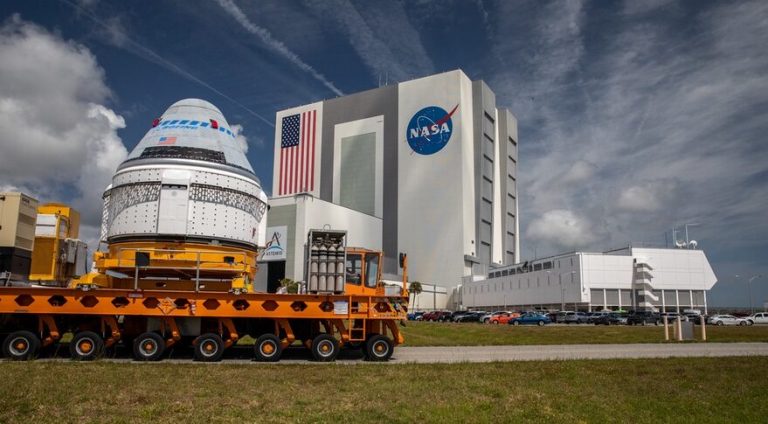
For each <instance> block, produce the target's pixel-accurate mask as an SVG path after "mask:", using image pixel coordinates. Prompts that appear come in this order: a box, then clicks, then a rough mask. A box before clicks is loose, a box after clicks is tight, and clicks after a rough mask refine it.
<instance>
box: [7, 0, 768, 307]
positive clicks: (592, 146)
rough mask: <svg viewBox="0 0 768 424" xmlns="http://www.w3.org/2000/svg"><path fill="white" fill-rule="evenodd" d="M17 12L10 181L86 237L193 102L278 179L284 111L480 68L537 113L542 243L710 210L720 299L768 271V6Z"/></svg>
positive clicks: (599, 244) (499, 89)
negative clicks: (139, 155) (68, 208)
mask: <svg viewBox="0 0 768 424" xmlns="http://www.w3.org/2000/svg"><path fill="white" fill-rule="evenodd" d="M0 19H2V24H1V25H2V26H1V27H0V112H1V113H0V147H2V154H0V188H5V189H8V188H17V189H23V190H25V191H28V192H30V193H33V194H35V195H36V196H38V197H39V198H41V199H43V200H64V201H70V202H73V203H74V204H75V205H76V206H78V207H79V208H80V209H82V210H83V213H84V220H85V224H86V225H85V231H86V233H87V234H86V237H87V238H88V237H90V238H93V237H95V234H96V233H97V228H98V225H99V219H100V205H99V197H100V192H101V190H102V189H103V187H104V186H105V185H106V184H108V182H109V177H110V175H111V173H112V172H113V170H114V167H115V166H116V164H117V163H119V162H120V161H121V160H122V158H124V155H125V154H126V152H127V151H129V150H130V149H131V148H132V147H133V146H134V145H135V144H136V143H137V142H138V141H139V139H140V138H141V136H142V135H143V134H144V132H145V131H146V130H147V128H148V127H149V125H150V124H151V121H152V119H153V118H155V117H156V116H158V115H159V114H161V113H162V112H163V111H164V110H165V109H166V108H167V107H168V106H169V105H170V104H172V103H173V102H175V101H176V100H179V99H181V98H186V97H200V98H204V99H207V100H209V101H211V102H213V103H214V104H216V105H217V106H218V107H219V108H220V109H222V111H223V112H224V114H225V116H226V117H227V119H228V121H229V122H230V123H231V124H236V125H239V126H240V128H242V132H241V134H240V137H241V138H242V139H243V140H247V144H248V148H249V149H248V157H249V159H250V160H251V162H252V164H253V166H254V169H256V170H257V174H258V175H259V177H260V178H261V179H262V181H263V183H264V185H265V187H267V188H269V187H271V176H272V143H273V139H274V128H273V125H274V116H275V112H276V111H278V110H281V109H284V108H287V107H291V106H296V105H300V104H306V103H310V102H313V101H317V100H321V99H327V98H333V97H335V96H338V95H342V94H349V93H354V92H357V91H362V90H366V89H370V88H375V87H377V86H379V84H380V83H386V82H387V81H389V82H390V83H391V82H396V81H404V80H408V79H412V78H416V77H420V76H425V75H429V74H432V73H436V72H442V71H448V70H452V69H456V68H461V69H463V70H464V72H466V73H467V74H468V75H469V76H470V78H472V79H483V80H485V81H486V82H487V83H488V84H489V86H490V87H491V89H492V90H494V91H495V92H496V94H497V103H498V104H499V105H501V106H504V107H507V108H509V109H510V110H511V111H512V112H513V113H514V114H515V115H516V116H517V118H518V120H519V124H520V125H519V135H520V167H519V184H520V185H519V188H520V191H521V193H520V200H521V204H520V205H521V211H520V219H521V225H522V229H521V232H522V244H523V256H524V257H533V256H534V254H537V255H538V256H544V255H550V254H555V253H559V252H563V251H568V250H577V249H587V250H598V251H601V250H607V249H610V248H615V247H619V246H622V245H626V244H627V243H628V242H630V241H634V242H651V243H664V241H665V235H664V233H665V232H669V230H670V229H671V228H672V227H673V226H676V225H682V224H685V223H699V224H700V225H698V226H694V227H691V228H690V229H689V230H690V233H691V236H692V237H691V238H694V239H696V240H697V241H698V242H699V247H701V248H703V249H704V250H705V251H706V252H707V255H708V257H709V258H710V261H711V262H712V264H713V266H714V269H715V272H716V274H717V275H718V277H719V279H720V283H718V285H716V286H715V288H714V289H713V291H712V293H711V296H710V301H711V303H712V304H715V305H737V304H739V305H744V304H746V303H747V301H748V298H747V288H746V285H745V284H744V280H746V279H748V278H749V277H750V276H752V275H755V274H764V275H768V266H766V260H767V259H768V242H767V241H766V240H768V225H766V223H768V190H767V189H766V180H767V179H768V142H767V140H766V134H768V53H766V48H765V46H768V3H766V2H764V1H743V2H714V1H713V2H710V1H678V0H649V1H636V0H628V1H626V2H621V1H617V2H597V1H594V2H590V1H562V2H542V1H483V0H478V1H450V0H446V1H438V0H435V1H429V0H420V1H409V2H399V1H367V2H363V1H360V2H355V1H352V2H349V1H329V0H317V1H273V2H267V1H259V2H245V1H236V0H211V1H200V2H186V1H141V2H117V1H114V2H109V1H104V0H101V1H98V0H87V1H86V0H80V1H75V0H72V1H71V2H70V1H65V0H47V1H43V0H40V1H5V2H3V3H2V4H0ZM19 140H24V141H23V142H21V141H19ZM670 237H671V236H670V235H667V238H670ZM736 274H738V275H741V276H742V277H741V278H735V277H733V276H734V275H736ZM752 290H753V292H754V302H755V304H762V302H763V301H764V300H768V279H766V278H757V279H755V280H754V284H753V286H752Z"/></svg>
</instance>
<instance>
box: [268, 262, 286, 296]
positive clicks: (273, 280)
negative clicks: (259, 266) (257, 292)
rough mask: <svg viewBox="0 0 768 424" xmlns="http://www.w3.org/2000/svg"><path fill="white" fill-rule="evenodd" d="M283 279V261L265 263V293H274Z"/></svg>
mask: <svg viewBox="0 0 768 424" xmlns="http://www.w3.org/2000/svg"><path fill="white" fill-rule="evenodd" d="M283 278H285V261H272V262H267V292H269V293H275V292H276V291H277V288H278V287H280V280H282V279H283Z"/></svg>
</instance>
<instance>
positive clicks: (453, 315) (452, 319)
mask: <svg viewBox="0 0 768 424" xmlns="http://www.w3.org/2000/svg"><path fill="white" fill-rule="evenodd" d="M467 313H469V311H453V312H451V315H450V316H448V319H447V320H446V321H449V322H456V318H458V317H460V316H462V315H464V314H467Z"/></svg>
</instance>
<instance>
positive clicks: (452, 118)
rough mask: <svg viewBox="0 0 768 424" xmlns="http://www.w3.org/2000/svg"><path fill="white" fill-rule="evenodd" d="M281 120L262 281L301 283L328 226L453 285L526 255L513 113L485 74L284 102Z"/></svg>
mask: <svg viewBox="0 0 768 424" xmlns="http://www.w3.org/2000/svg"><path fill="white" fill-rule="evenodd" d="M275 127H276V130H275V145H274V171H273V186H272V197H271V198H270V202H269V203H270V208H271V209H270V213H269V218H268V227H269V228H268V230H267V240H268V248H267V250H266V251H265V253H264V254H263V255H262V258H261V260H262V261H265V262H267V263H268V273H267V275H260V276H259V278H260V282H259V284H257V285H260V286H261V287H265V286H267V285H269V287H274V285H275V284H276V282H277V281H279V280H280V279H282V278H290V279H293V280H297V281H301V280H304V278H305V277H304V264H305V254H306V253H305V241H306V240H305V235H306V233H307V230H308V229H310V228H322V227H323V226H329V227H331V228H332V229H345V230H348V231H349V240H348V244H349V245H350V246H369V247H371V248H375V249H381V250H383V251H384V253H385V260H384V264H383V270H384V272H385V273H387V274H388V275H390V276H393V275H397V273H398V262H397V258H398V255H399V253H407V254H408V257H409V261H410V262H409V263H410V268H409V277H410V280H411V281H420V282H422V284H426V285H437V286H442V287H445V288H447V289H448V291H449V292H450V291H452V290H451V289H452V288H454V287H457V286H459V284H460V283H461V281H462V276H464V275H469V274H472V272H473V271H472V270H473V267H474V268H479V269H486V268H487V267H488V266H489V265H491V264H494V265H497V266H502V265H508V264H513V263H516V262H518V261H519V239H518V212H517V211H518V206H517V158H518V146H517V144H518V139H517V121H516V119H515V117H514V116H513V115H512V114H511V113H510V112H509V111H508V110H506V109H504V108H500V107H498V106H497V105H496V97H495V95H494V93H493V92H492V91H491V89H490V88H489V87H488V86H487V85H486V84H485V83H484V82H483V81H471V80H470V79H469V78H468V77H467V76H466V75H465V74H464V73H463V72H462V71H460V70H456V71H451V72H446V73H442V74H438V75H432V76H428V77H425V78H420V79H416V80H412V81H406V82H402V83H399V84H396V85H390V86H384V87H380V88H376V89H373V90H369V91H365V92H361V93H357V94H352V95H348V96H343V97H339V98H335V99H330V100H325V101H321V102H317V103H312V104H307V105H303V106H299V107H295V108H291V109H286V110H282V111H279V112H277V116H276V122H275ZM390 279H393V280H394V279H395V278H394V277H391V278H390ZM438 292H441V293H440V297H441V302H443V303H444V302H445V301H447V298H446V296H445V293H444V290H443V291H440V290H432V293H433V296H435V297H436V296H437V293H438Z"/></svg>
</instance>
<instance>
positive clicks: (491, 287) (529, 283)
mask: <svg viewBox="0 0 768 424" xmlns="http://www.w3.org/2000/svg"><path fill="white" fill-rule="evenodd" d="M542 280H545V281H544V282H545V284H544V286H545V287H546V286H559V285H560V282H559V280H558V279H557V278H546V279H542V278H540V277H536V280H535V281H533V280H532V279H531V278H526V279H525V281H523V279H522V278H521V279H519V280H517V282H515V281H501V282H495V283H486V284H480V285H477V286H470V287H465V288H464V289H463V292H464V293H465V294H482V293H491V292H494V293H495V292H498V291H501V290H513V289H517V290H522V289H531V288H539V287H542ZM563 280H565V278H563ZM524 282H525V284H523V283H524ZM566 282H567V283H571V284H573V283H575V282H576V280H575V279H574V278H573V275H571V277H570V281H563V284H565V283H566Z"/></svg>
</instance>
